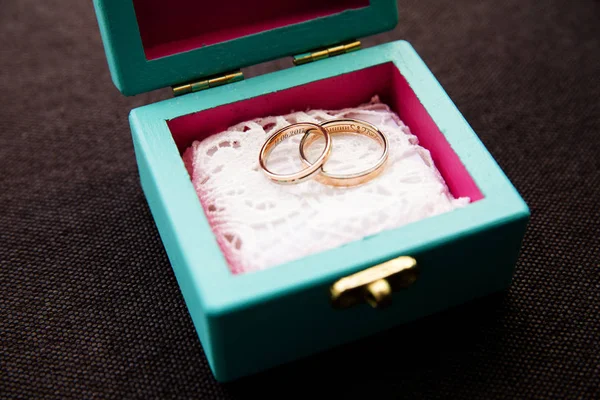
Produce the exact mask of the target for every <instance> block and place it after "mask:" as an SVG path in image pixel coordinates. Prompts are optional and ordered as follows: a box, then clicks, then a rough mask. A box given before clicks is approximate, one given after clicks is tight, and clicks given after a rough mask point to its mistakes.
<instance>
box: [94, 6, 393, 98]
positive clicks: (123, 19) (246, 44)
mask: <svg viewBox="0 0 600 400" xmlns="http://www.w3.org/2000/svg"><path fill="white" fill-rule="evenodd" d="M370 3H371V4H370V6H369V7H366V8H361V9H355V10H348V11H344V12H342V13H338V14H335V15H330V16H326V17H323V18H318V19H315V20H311V21H306V22H303V23H299V24H294V25H291V26H287V27H282V28H277V29H273V30H270V31H266V32H262V33H257V34H254V35H249V36H246V37H242V38H239V39H235V40H231V41H228V42H224V43H220V44H216V45H211V46H205V47H203V48H199V49H196V50H191V51H187V52H184V53H180V54H175V55H172V56H167V57H162V58H159V59H155V60H150V61H148V60H147V59H146V56H145V54H144V49H143V46H142V40H141V37H140V33H139V28H138V24H137V20H136V17H135V10H134V7H133V2H132V1H123V0H94V7H95V10H96V16H97V20H98V25H99V29H100V34H101V37H102V41H103V44H104V50H105V53H106V58H107V61H108V66H109V69H110V73H111V76H112V79H113V82H114V84H115V86H116V87H117V88H118V89H119V90H120V91H121V93H123V94H125V95H135V94H139V93H143V92H147V91H150V90H154V89H159V88H163V87H167V86H172V85H175V84H177V83H182V82H187V81H190V80H193V79H198V78H200V77H205V76H208V75H213V74H218V73H222V72H225V71H229V70H233V69H237V68H242V67H246V66H249V65H255V64H258V63H261V62H264V61H269V60H273V59H276V58H281V57H285V56H290V55H294V54H298V53H303V52H305V51H309V50H311V49H314V48H317V47H320V46H328V45H332V44H335V43H339V42H341V41H345V40H350V39H357V38H361V37H364V36H368V35H372V34H376V33H379V32H383V31H386V30H389V29H392V28H393V27H394V26H395V25H396V24H397V22H398V10H397V6H396V1H395V0H371V2H370Z"/></svg>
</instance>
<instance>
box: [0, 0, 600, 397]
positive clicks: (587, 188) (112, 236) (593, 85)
mask: <svg viewBox="0 0 600 400" xmlns="http://www.w3.org/2000/svg"><path fill="white" fill-rule="evenodd" d="M0 8H1V12H0V67H1V68H0V88H1V89H2V94H3V96H2V99H1V100H0V102H1V106H0V127H1V134H0V171H1V172H2V174H1V175H0V183H1V188H2V190H0V226H1V230H0V282H1V288H2V290H1V291H0V397H4V398H19V397H20V398H118V399H121V398H143V399H148V398H174V397H177V398H207V399H210V398H217V399H233V398H235V399H237V398H247V397H254V396H258V397H271V396H279V397H280V398H281V397H286V395H287V394H288V393H293V394H300V393H302V392H308V393H322V392H332V391H335V392H336V393H338V394H339V395H340V398H343V397H357V396H361V397H362V398H365V396H372V397H366V398H376V397H375V396H376V395H381V396H383V395H386V396H387V397H388V398H452V399H456V398H469V399H473V398H482V399H494V398H506V399H513V398H584V399H589V398H592V397H594V396H593V395H594V394H597V393H594V390H597V388H598V387H600V331H599V326H600V324H599V321H600V313H599V311H600V306H599V303H600V268H599V263H600V244H599V236H600V235H599V232H600V224H599V219H600V215H599V213H600V176H599V172H598V171H599V169H600V165H599V154H600V139H599V130H600V110H599V101H598V99H599V98H600V81H599V79H600V78H599V77H600V50H599V49H600V43H599V40H600V4H599V3H598V2H597V1H594V0H578V1H567V0H548V1H535V0H507V1H503V2H497V1H475V0H472V1H471V0H470V1H444V2H441V1H439V2H437V1H436V2H432V1H426V2H425V1H416V0H407V1H402V2H400V5H399V13H400V24H399V25H398V27H397V28H396V29H395V30H394V31H393V32H389V33H387V34H384V35H377V36H375V37H371V38H367V39H366V40H365V41H364V43H365V45H367V46H370V45H373V44H376V43H381V42H383V41H390V40H393V39H407V40H409V41H410V42H411V43H412V44H413V45H414V46H415V48H416V50H417V51H418V52H419V54H420V55H421V56H422V57H423V59H424V60H425V62H426V63H427V64H428V66H429V67H430V68H431V69H432V71H433V72H434V74H435V75H436V77H437V78H438V79H439V80H440V82H441V83H442V85H443V86H444V88H445V89H446V90H447V92H448V94H449V95H450V97H451V98H452V99H453V101H454V102H455V103H456V104H457V106H458V107H459V109H460V110H461V111H462V112H463V114H464V116H465V117H466V118H467V120H468V121H469V122H470V123H471V125H472V126H473V128H474V129H475V131H476V132H477V133H478V135H479V136H480V138H481V140H482V141H483V143H484V144H485V145H486V147H487V148H488V149H489V151H490V152H491V153H492V155H493V156H494V157H495V158H496V160H497V161H498V163H499V164H500V166H501V167H502V168H503V169H504V171H505V172H506V174H507V175H508V177H509V178H510V179H511V180H512V182H513V183H514V184H515V186H516V187H517V189H518V190H519V191H520V193H521V194H522V195H523V197H524V199H525V200H526V201H527V203H528V204H529V205H530V207H531V211H532V217H531V222H530V225H529V228H528V231H527V235H526V237H525V240H524V243H523V250H522V255H521V257H520V259H519V261H518V264H517V267H516V272H515V277H514V282H513V284H512V286H511V288H510V290H509V291H508V292H507V293H506V294H504V295H499V296H494V297H493V298H489V299H486V300H482V301H478V302H476V303H474V304H470V305H467V306H464V307H460V308H456V309H453V310H449V311H448V312H447V313H444V314H443V315H438V316H435V317H431V318H428V319H426V320H423V321H419V322H417V323H414V324H410V325H408V326H404V327H399V328H397V329H393V330H391V331H389V332H385V333H382V334H380V335H378V336H376V337H372V338H369V339H366V340H363V341H360V342H359V343H356V344H352V345H349V346H345V347H343V348H340V349H335V350H332V351H330V352H327V353H325V354H322V355H319V356H316V357H312V358H310V359H307V360H302V361H299V362H297V363H294V364H292V365H288V366H285V367H281V368H278V369H276V370H274V371H270V372H266V373H263V374H260V375H258V376H255V377H252V378H248V379H243V380H241V381H239V382H235V383H231V384H226V385H221V384H217V383H216V382H215V381H214V379H213V378H212V376H211V374H210V371H209V369H208V366H207V364H206V361H205V358H204V355H203V352H202V348H201V346H200V343H199V341H198V339H197V336H196V334H195V332H194V329H193V326H192V323H191V320H190V318H189V315H188V313H187V311H186V308H185V305H184V303H183V299H182V297H181V294H180V292H179V289H178V286H177V283H176V281H175V278H174V275H173V273H172V270H171V267H170V266H169V263H168V260H167V257H166V255H165V253H164V251H163V248H162V245H161V242H160V239H159V237H158V234H157V231H156V229H155V227H154V224H153V221H152V217H151V215H150V212H149V211H148V207H147V206H146V203H145V199H144V196H143V194H142V191H141V189H140V187H139V183H138V178H137V171H136V164H135V160H134V154H133V148H132V144H131V138H130V132H129V127H128V123H127V114H128V112H129V110H130V109H131V108H133V107H136V106H139V105H142V104H147V103H150V102H154V101H158V100H161V99H164V98H167V97H170V93H169V91H168V90H160V91H156V92H153V93H149V94H145V95H141V96H137V97H134V98H124V97H123V96H121V95H120V93H119V92H118V91H117V90H116V89H115V88H114V87H113V85H112V83H111V81H110V78H109V74H108V70H107V67H106V61H105V58H104V54H103V50H102V47H101V41H100V38H99V35H98V30H97V25H96V22H95V17H94V14H93V8H92V4H91V2H87V1H75V0H71V1H63V2H60V3H56V2H40V1H32V0H19V1H17V0H4V1H3V2H2V5H1V7H0ZM290 65H291V61H290V60H289V59H286V60H283V61H278V62H275V63H268V64H265V65H259V66H256V67H254V68H252V69H250V70H249V71H248V74H247V75H249V76H252V75H254V74H258V73H265V72H268V71H271V70H273V69H274V68H278V67H283V66H286V67H287V66H290ZM316 385H322V387H321V388H317V386H316Z"/></svg>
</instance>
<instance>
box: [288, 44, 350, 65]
mask: <svg viewBox="0 0 600 400" xmlns="http://www.w3.org/2000/svg"><path fill="white" fill-rule="evenodd" d="M359 49H360V41H358V40H353V41H351V42H348V43H343V44H340V45H336V46H333V47H328V48H324V49H320V50H317V51H313V52H310V53H306V54H301V55H298V56H296V57H294V65H302V64H306V63H309V62H313V61H317V60H322V59H324V58H329V57H333V56H337V55H339V54H345V53H350V52H351V51H356V50H359Z"/></svg>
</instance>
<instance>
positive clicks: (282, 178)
mask: <svg viewBox="0 0 600 400" xmlns="http://www.w3.org/2000/svg"><path fill="white" fill-rule="evenodd" d="M311 132H315V134H314V137H318V134H321V135H323V137H324V138H325V148H324V149H323V152H322V153H321V155H320V156H319V158H317V159H316V160H315V162H314V163H309V164H308V165H307V167H306V168H304V169H302V170H300V171H298V172H294V173H293V174H276V173H274V172H271V171H270V170H269V169H267V158H268V157H269V155H270V154H271V151H273V149H274V148H275V146H277V145H278V144H279V143H281V142H282V141H284V140H286V139H288V138H290V137H293V136H296V135H301V134H302V135H306V134H308V133H311ZM330 154H331V137H330V136H329V133H328V132H327V130H326V129H325V128H323V127H322V126H320V125H317V124H312V123H310V122H300V123H296V124H292V125H289V126H286V127H285V128H282V129H280V130H278V131H277V132H275V133H274V134H272V135H271V136H270V137H269V138H268V139H267V141H266V142H265V144H264V145H263V147H262V149H261V150H260V155H259V157H258V162H259V164H260V167H261V168H262V170H263V172H264V173H265V175H266V176H267V177H268V178H269V179H271V180H272V181H274V182H277V183H280V184H294V183H300V182H303V181H305V180H307V179H309V178H311V177H312V176H313V175H314V174H317V173H319V172H320V170H321V167H322V166H323V164H325V162H326V161H327V159H328V158H329V155H330Z"/></svg>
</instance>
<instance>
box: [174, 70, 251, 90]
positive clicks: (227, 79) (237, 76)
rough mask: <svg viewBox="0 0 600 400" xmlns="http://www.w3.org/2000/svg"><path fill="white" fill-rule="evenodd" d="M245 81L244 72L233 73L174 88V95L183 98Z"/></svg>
mask: <svg viewBox="0 0 600 400" xmlns="http://www.w3.org/2000/svg"><path fill="white" fill-rule="evenodd" d="M243 79H244V74H243V73H242V71H240V70H237V71H231V72H228V73H225V74H220V75H214V76H211V77H208V78H204V79H201V80H197V81H193V82H189V83H185V84H182V85H178V86H173V95H174V96H181V95H184V94H188V93H193V92H198V91H200V90H206V89H210V88H213V87H216V86H223V85H226V84H228V83H233V82H238V81H241V80H243Z"/></svg>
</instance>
